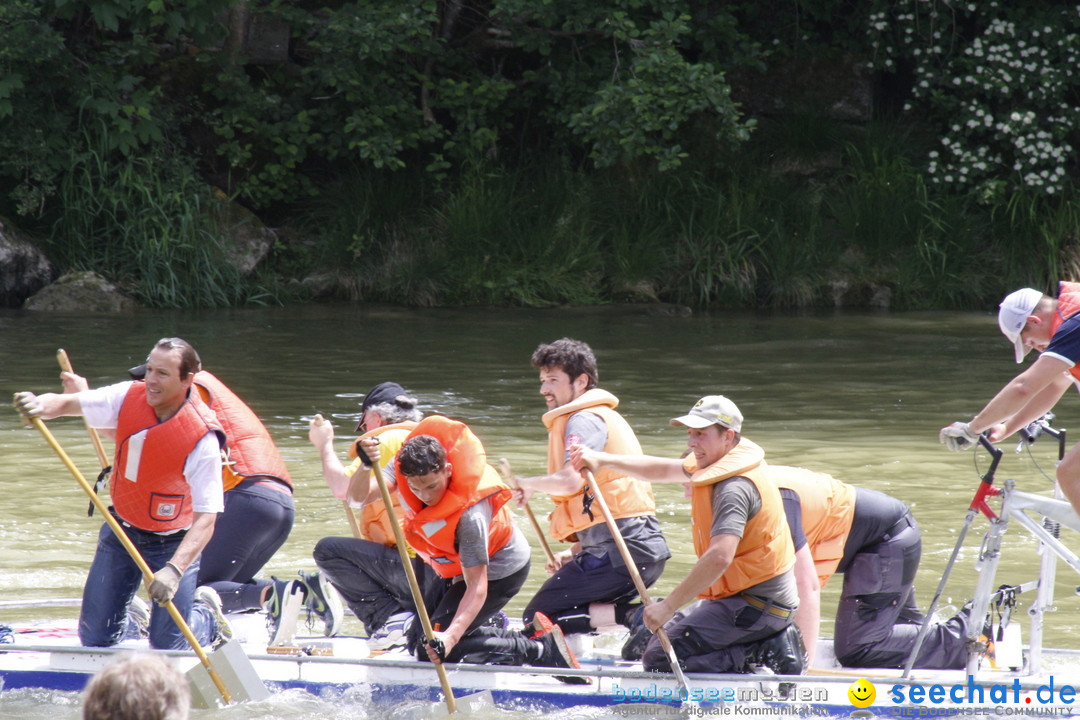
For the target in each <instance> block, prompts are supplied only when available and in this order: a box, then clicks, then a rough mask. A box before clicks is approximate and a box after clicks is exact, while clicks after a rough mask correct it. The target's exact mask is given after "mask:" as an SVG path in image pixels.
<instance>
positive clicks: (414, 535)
mask: <svg viewBox="0 0 1080 720" xmlns="http://www.w3.org/2000/svg"><path fill="white" fill-rule="evenodd" d="M420 435H430V436H431V437H433V438H435V439H436V440H438V441H439V444H441V445H442V446H443V449H444V450H446V460H447V462H449V463H450V464H451V466H452V470H451V476H450V483H449V485H447V488H446V493H445V494H444V495H443V497H442V499H441V500H439V502H437V503H436V504H435V505H431V506H428V505H424V503H422V502H421V501H420V498H418V497H416V495H415V494H414V493H413V492H412V490H411V489H410V488H409V483H408V482H406V480H405V476H404V475H402V474H401V470H400V468H399V466H398V463H397V462H396V461H395V463H394V467H395V471H396V474H397V485H398V492H399V493H400V494H401V499H402V500H403V501H404V505H405V522H404V523H403V525H404V528H403V529H404V531H405V537H406V539H407V540H408V541H409V545H411V546H412V547H413V548H414V549H415V550H416V552H417V553H419V555H420V556H421V557H422V558H424V560H425V561H426V562H427V563H428V565H430V566H431V567H432V569H434V570H435V572H436V573H438V574H439V576H440V577H443V578H453V577H457V576H458V575H461V574H462V572H463V570H462V567H461V556H460V555H459V554H458V549H457V527H458V522H459V521H460V520H461V515H462V513H464V512H465V511H466V510H468V509H469V508H471V507H472V506H473V505H476V504H477V503H480V502H483V501H485V500H487V501H489V502H490V503H491V506H492V517H491V528H490V531H489V533H488V556H489V557H490V556H491V555H494V554H495V553H496V552H498V551H499V550H501V549H502V548H503V547H504V546H505V545H506V544H507V543H508V542H510V538H511V536H512V535H513V532H514V524H513V521H512V520H511V518H510V510H509V508H507V507H506V503H507V502H509V500H510V498H511V497H512V493H511V492H510V488H508V487H507V486H506V485H505V484H503V482H502V480H501V479H500V478H499V474H498V473H497V472H495V468H493V467H491V466H490V465H488V464H487V453H485V452H484V446H483V445H482V444H481V443H480V439H479V438H478V437H476V435H474V434H473V432H472V430H470V429H469V427H468V426H467V425H465V424H464V423H461V422H458V421H456V420H451V419H449V418H446V417H443V416H441V415H431V416H429V417H426V418H424V419H423V420H421V421H420V422H419V423H418V424H417V426H416V428H415V429H413V431H412V432H411V433H409V439H412V438H414V437H417V436H420ZM406 442H408V440H406Z"/></svg>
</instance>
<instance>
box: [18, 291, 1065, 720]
mask: <svg viewBox="0 0 1080 720" xmlns="http://www.w3.org/2000/svg"><path fill="white" fill-rule="evenodd" d="M174 335H175V336H180V337H183V338H185V339H187V340H188V341H190V342H191V343H192V344H193V345H194V346H195V347H196V348H197V349H198V350H199V352H200V354H201V355H202V359H203V363H204V366H205V367H206V368H207V369H209V370H211V371H213V372H214V373H215V374H216V375H218V377H220V378H221V379H222V380H224V381H225V382H226V383H227V384H229V385H230V386H231V387H232V388H233V389H234V390H235V391H236V392H237V394H239V395H240V396H241V397H243V398H244V399H245V400H246V401H247V402H248V403H249V404H250V405H251V406H252V408H253V409H254V410H255V411H256V412H257V413H258V414H259V415H260V417H261V418H262V419H263V421H264V422H265V423H266V425H267V426H268V427H269V429H270V432H271V433H272V434H273V436H274V438H275V439H276V440H277V442H278V445H279V447H280V449H281V451H282V454H283V456H284V458H285V460H286V462H287V463H288V465H289V467H290V469H291V472H292V475H293V478H294V480H295V482H296V503H297V522H296V526H295V528H294V530H293V533H292V536H291V537H290V539H289V541H288V542H287V543H286V545H285V546H284V547H283V548H282V550H281V551H280V553H279V554H278V555H277V556H276V557H275V558H274V559H273V560H272V561H271V562H270V564H269V565H268V566H267V568H266V570H265V572H266V573H267V574H274V575H278V576H282V577H290V576H293V575H295V573H296V571H297V570H300V569H304V570H314V569H315V567H314V562H313V561H312V559H311V549H312V547H313V546H314V544H315V542H316V541H317V540H318V539H319V538H321V537H324V536H327V535H346V534H348V527H347V525H346V523H345V519H344V516H343V513H342V509H341V504H340V503H339V502H338V501H336V500H334V498H333V497H332V496H331V495H330V493H329V491H328V490H327V489H326V487H325V485H324V484H323V481H322V479H321V474H320V466H319V461H318V457H317V455H316V453H315V452H314V449H313V448H312V447H311V446H310V444H309V443H308V441H307V421H308V419H309V418H310V417H311V416H312V415H314V414H315V413H322V414H323V415H324V416H325V417H327V418H330V419H332V421H333V423H334V425H335V428H336V429H337V431H338V433H339V442H338V443H337V446H338V447H339V448H340V449H341V450H342V451H344V448H345V440H344V439H345V438H346V437H347V436H349V435H350V434H351V432H352V427H353V426H354V425H355V422H356V419H357V413H358V410H359V406H358V405H359V399H360V396H361V395H362V393H364V392H365V391H366V390H367V389H368V388H370V387H371V386H372V385H373V384H375V383H377V382H380V381H383V380H395V381H397V382H399V383H401V384H402V385H403V386H404V387H406V388H407V389H408V390H410V391H411V392H412V393H413V394H414V395H415V396H417V397H418V398H419V399H420V400H421V402H422V404H423V407H424V408H425V410H428V411H438V412H442V413H444V414H446V415H449V416H451V417H455V418H457V419H461V420H464V421H466V422H468V423H469V424H470V425H471V426H472V427H473V429H474V430H475V431H476V432H477V434H478V435H479V436H480V438H481V439H482V440H483V441H484V443H485V445H486V446H487V449H488V453H489V456H490V458H492V459H495V458H499V457H506V458H507V459H509V460H510V462H511V464H512V465H513V467H514V469H515V471H516V472H517V473H518V474H521V475H532V474H538V473H540V472H542V471H543V469H544V464H545V459H544V458H545V442H546V440H545V438H546V434H545V430H544V428H543V425H542V424H541V422H540V415H541V414H542V413H543V411H544V404H543V400H542V398H541V397H540V396H539V394H538V392H537V390H538V386H539V385H538V381H537V375H536V372H535V371H533V369H532V368H531V366H530V364H529V357H530V355H531V353H532V351H533V350H534V349H535V348H536V346H537V345H538V344H540V343H542V342H547V341H551V340H554V339H557V338H560V337H564V336H568V337H574V338H577V339H580V340H584V341H586V342H588V343H589V344H590V345H591V346H592V347H593V349H594V351H595V352H596V355H597V358H598V361H599V368H600V385H601V387H603V388H605V389H607V390H609V391H611V392H613V393H615V394H616V395H617V396H618V397H619V398H620V399H621V401H622V403H621V405H620V410H621V411H622V413H623V415H624V416H625V417H626V418H627V419H628V420H629V422H630V423H631V424H632V425H633V427H634V428H635V430H636V431H637V433H638V436H639V438H640V440H641V443H642V445H643V447H644V449H645V451H646V452H648V453H653V454H658V455H665V456H676V455H678V454H680V453H681V452H682V450H683V449H684V447H685V432H684V431H680V430H679V429H676V428H672V427H670V426H669V425H668V419H669V418H671V417H674V416H676V415H681V414H683V413H685V412H686V410H687V409H688V408H689V407H690V406H691V405H692V404H693V403H694V402H695V401H696V400H697V399H698V398H699V397H700V396H702V395H706V394H717V393H722V394H725V395H727V396H729V397H730V398H731V399H733V400H734V401H735V402H736V403H737V404H738V405H739V407H740V409H741V410H742V412H743V414H744V416H745V418H746V419H745V424H744V434H745V435H747V437H749V438H751V439H753V440H755V441H756V442H758V443H759V444H761V445H762V446H763V447H764V448H765V449H766V454H767V457H768V458H769V459H770V461H772V462H774V463H782V464H790V465H802V466H806V467H809V468H812V469H815V470H819V471H823V472H828V473H831V474H833V475H835V476H836V477H838V478H840V479H841V480H844V481H846V482H848V483H852V484H855V485H862V486H865V487H869V488H874V489H877V490H881V491H883V492H886V493H889V494H891V495H894V496H896V497H898V498H900V499H901V500H903V501H904V502H906V503H908V504H909V505H910V506H911V507H912V509H913V512H914V514H915V517H916V519H917V520H918V521H919V523H920V525H921V527H922V532H923V562H922V567H921V569H920V572H919V577H918V584H917V588H918V590H919V599H920V601H921V603H922V605H923V607H924V608H925V606H926V605H927V604H928V603H929V601H930V599H931V598H932V596H933V593H934V591H935V589H936V587H937V585H938V582H939V580H940V578H941V577H942V574H943V571H944V568H945V565H946V563H947V560H948V558H949V555H950V554H951V552H952V550H953V547H954V545H955V544H956V539H957V533H958V531H959V529H960V527H961V525H962V524H963V520H964V515H965V512H966V509H967V506H968V503H969V502H970V500H971V498H972V495H973V493H974V491H975V489H976V486H977V484H978V473H979V472H982V471H983V470H984V469H985V467H986V465H987V462H988V459H987V458H986V457H985V456H983V455H981V454H975V453H971V452H967V453H956V454H954V453H949V452H947V451H946V450H945V449H944V448H943V446H941V445H939V444H938V441H937V432H938V429H939V428H940V427H942V426H943V425H945V424H947V423H949V422H951V421H953V420H957V419H966V418H970V416H971V415H972V414H974V413H975V412H977V411H978V410H979V409H980V408H981V407H982V405H983V404H984V403H985V402H986V401H987V400H988V399H989V398H990V397H991V396H992V394H993V393H994V392H996V391H997V390H998V389H999V388H1000V386H1001V385H1003V384H1004V383H1005V382H1006V381H1007V380H1008V379H1009V378H1011V377H1012V376H1013V374H1015V373H1016V372H1017V369H1018V368H1017V366H1016V365H1015V364H1014V363H1013V362H1012V350H1011V348H1010V346H1009V345H1008V343H1007V341H1006V340H1005V339H1004V338H1003V337H1002V336H1001V334H1000V332H999V331H998V329H997V324H996V322H995V318H994V316H993V315H992V314H990V313H967V314H965V313H915V314H896V313H879V312H849V311H845V312H827V313H803V314H775V313H768V314H766V313H760V314H759V313H722V314H721V313H716V314H694V315H689V316H681V315H665V314H657V313H655V312H650V311H649V310H648V309H645V308H642V307H638V306H616V307H605V308H587V309H582V308H573V309H563V308H560V309H551V310H508V309H462V310H406V309H397V308H369V307H358V306H355V305H309V306H302V307H290V308H269V309H252V310H247V309H245V310H223V311H213V312H172V311H141V312H138V313H135V314H132V315H123V316H119V315H117V316H110V315H69V314H59V315H53V314H39V313H28V312H23V311H0V389H2V390H3V391H4V393H6V394H5V395H4V397H11V393H13V392H15V391H19V390H33V391H36V392H44V391H49V390H53V391H58V390H59V380H58V373H59V368H58V366H57V363H56V360H55V354H56V351H57V349H59V348H64V349H66V350H67V351H68V353H69V355H70V357H71V361H72V363H73V365H74V368H75V370H76V371H77V372H79V373H80V374H83V375H85V376H87V377H88V378H89V380H90V383H91V385H93V386H98V385H103V384H107V383H110V382H116V381H119V380H122V379H124V378H125V376H126V374H125V370H126V369H127V368H128V367H131V366H133V365H136V364H138V363H140V362H142V360H143V358H144V357H145V356H146V354H147V352H148V351H149V350H150V348H151V347H152V345H153V343H154V342H155V341H156V340H157V339H158V338H160V337H164V336H174ZM1058 410H1059V412H1058V419H1057V421H1056V423H1055V424H1056V425H1057V426H1058V427H1069V426H1070V421H1071V419H1075V418H1076V417H1077V411H1078V410H1080V403H1077V402H1076V401H1075V399H1074V398H1073V397H1067V398H1065V400H1063V402H1062V403H1061V404H1060V406H1059V408H1058ZM50 428H51V430H52V431H53V433H54V434H55V435H56V437H57V439H58V440H59V442H60V443H61V445H63V446H64V448H65V449H66V450H67V452H68V453H69V454H70V455H71V456H72V458H73V459H74V460H75V462H76V464H78V465H79V466H80V468H81V469H82V471H83V473H84V474H86V475H87V476H91V477H92V476H96V472H97V468H98V464H97V459H96V456H95V455H94V452H93V448H92V446H91V444H90V442H89V439H88V436H87V433H86V430H85V427H84V425H83V424H82V421H81V420H80V419H78V418H66V419H58V420H54V421H51V422H50ZM1003 447H1004V448H1005V449H1006V456H1005V459H1004V460H1003V462H1002V466H1001V469H1000V471H999V474H998V477H999V479H1003V478H1006V477H1012V478H1016V479H1017V483H1018V485H1019V486H1020V487H1021V488H1023V489H1026V490H1031V491H1035V492H1042V491H1046V492H1048V491H1049V489H1050V488H1051V486H1052V480H1051V479H1050V478H1052V475H1053V463H1054V460H1055V458H1056V447H1055V445H1054V443H1053V442H1052V441H1051V440H1042V441H1040V442H1039V443H1037V444H1036V445H1034V446H1033V448H1032V449H1031V451H1030V452H1029V451H1025V452H1023V453H1020V454H1017V453H1014V452H1013V450H1014V448H1015V443H1014V442H1012V441H1010V442H1007V443H1005V444H1004V445H1003ZM0 458H2V460H3V462H0V487H2V488H3V493H2V494H0V588H3V594H2V597H0V600H3V601H4V603H3V605H0V622H14V621H28V620H34V619H48V618H57V617H64V616H66V615H69V614H73V613H74V612H75V610H74V609H73V608H22V609H13V608H11V607H10V605H11V604H12V603H13V602H15V601H23V602H26V603H28V604H29V603H33V602H34V601H37V600H41V599H47V598H75V597H78V596H79V595H80V593H81V588H82V583H83V580H84V576H85V573H86V570H87V567H88V565H89V561H90V558H91V555H92V553H93V548H94V538H95V534H96V532H97V528H98V526H99V519H98V518H97V517H95V518H94V519H89V518H87V516H86V506H87V501H86V498H85V496H84V495H83V493H82V490H81V489H80V488H79V486H78V485H77V484H76V483H75V481H74V480H73V479H72V478H71V476H70V474H69V473H68V471H67V470H66V469H65V467H64V466H63V465H62V464H61V463H60V461H59V460H58V459H57V457H56V456H55V455H54V454H53V453H52V451H51V450H50V448H49V447H48V446H47V445H46V444H45V442H44V440H43V439H42V437H41V436H40V435H39V434H38V433H36V432H34V431H33V430H32V429H27V428H24V427H22V426H21V424H20V422H19V418H18V416H17V414H16V413H15V411H14V410H13V409H11V410H9V411H0ZM973 458H974V459H973ZM656 495H657V502H658V505H659V508H658V510H659V513H658V514H659V515H660V517H661V519H662V521H663V525H664V530H665V533H666V535H667V537H668V541H669V544H670V545H671V546H672V550H673V551H674V555H675V556H674V558H673V559H672V560H671V561H670V562H669V564H668V566H667V571H666V574H665V576H664V577H663V578H662V579H661V580H660V581H659V583H658V584H657V586H656V587H655V588H654V591H653V592H654V594H656V595H658V596H663V595H664V594H665V591H666V590H668V589H670V588H671V587H673V586H674V584H676V583H677V582H678V581H679V580H680V579H681V578H682V577H683V576H684V575H685V574H686V572H687V571H688V570H689V568H690V567H691V565H692V560H693V548H692V546H691V543H690V537H689V532H688V527H689V519H688V513H687V504H686V501H685V500H684V499H683V497H682V490H681V488H679V487H677V486H660V487H658V488H657V492H656ZM533 506H534V511H535V512H536V513H537V515H538V516H543V515H545V514H546V511H547V509H549V508H550V505H549V504H547V502H546V501H545V500H543V499H541V498H537V499H535V500H534V501H533ZM519 520H520V521H521V523H522V526H523V527H525V528H526V531H527V532H528V533H529V534H530V536H531V532H530V531H529V530H528V527H527V523H526V522H525V521H524V518H523V517H519ZM986 527H987V521H986V520H985V519H984V518H978V519H976V521H975V523H974V525H973V528H972V531H971V532H970V533H969V535H968V538H967V542H966V543H965V548H964V549H963V551H962V552H961V554H960V557H959V560H958V561H957V563H956V566H955V567H954V569H953V572H952V573H951V575H950V578H949V583H948V585H947V587H946V590H945V593H944V596H943V598H942V604H943V605H946V604H948V605H952V606H954V607H959V606H960V605H962V604H963V602H964V601H965V600H967V599H968V597H969V596H970V594H971V591H972V588H973V587H974V581H975V569H974V565H973V563H974V559H975V556H976V554H977V551H978V545H979V542H980V539H981V538H982V535H983V533H984V532H985V529H986ZM1022 533H1023V531H1022V530H1021V529H1020V528H1018V527H1017V528H1013V529H1011V530H1010V532H1009V534H1008V535H1007V536H1006V540H1005V557H1004V559H1003V561H1002V565H1001V568H1000V569H999V573H998V582H999V583H1006V582H1009V583H1014V582H1023V581H1025V580H1029V579H1032V577H1033V575H1032V573H1033V568H1034V567H1036V566H1037V556H1036V546H1035V543H1034V542H1033V541H1031V540H1030V539H1029V538H1027V537H1025V536H1024V535H1023V534H1022ZM1071 540H1072V539H1071V538H1067V539H1066V544H1070V545H1074V543H1071ZM533 544H534V554H535V556H536V557H539V556H540V549H539V545H538V544H537V543H536V542H535V539H534V541H533ZM1059 575H1060V576H1061V577H1060V580H1059V583H1058V593H1059V595H1060V596H1061V597H1060V598H1059V600H1058V603H1057V605H1058V608H1059V609H1058V611H1057V612H1056V613H1053V614H1051V615H1050V616H1049V617H1048V625H1049V628H1048V632H1047V645H1050V646H1058V647H1080V635H1078V634H1077V630H1078V629H1080V612H1078V602H1077V600H1076V598H1075V596H1074V595H1073V593H1072V592H1071V591H1072V588H1073V587H1075V585H1076V584H1077V583H1076V579H1075V578H1074V577H1069V575H1067V574H1066V573H1065V572H1064V571H1059ZM543 577H544V574H543V570H542V566H538V567H537V568H536V569H534V571H533V574H532V576H531V577H530V579H529V583H528V585H527V586H526V588H525V591H523V592H522V594H521V596H520V597H519V598H518V599H516V600H515V601H514V602H513V603H512V604H511V606H510V607H509V608H508V610H512V611H517V610H520V609H521V608H522V607H523V606H524V604H525V600H526V599H527V598H528V597H529V596H530V595H531V592H532V591H533V590H534V589H535V588H536V587H537V586H538V585H539V583H540V582H541V581H542V580H543ZM838 592H839V582H837V581H833V582H831V583H830V584H829V586H828V587H826V589H825V592H824V596H823V600H822V615H823V617H822V620H823V623H822V632H823V633H825V634H829V633H831V614H832V612H834V610H835V603H836V598H837V594H838ZM345 632H346V633H354V634H359V633H360V632H361V629H360V626H359V623H358V622H357V621H356V620H355V619H354V618H352V617H350V618H349V619H348V620H347V621H346V624H345ZM1024 632H1025V638H1026V633H1027V628H1026V625H1025V627H1024ZM582 713H583V714H582V715H581V717H588V716H589V714H588V712H586V711H584V710H583V711H582ZM314 714H320V715H322V716H324V717H327V718H336V717H350V718H357V717H364V716H365V714H366V711H365V710H364V709H363V708H360V707H353V708H348V707H346V708H342V707H340V706H332V705H329V704H327V703H325V702H322V701H319V700H315V699H313V698H310V697H301V696H297V697H284V698H276V699H275V700H274V701H272V702H271V703H270V705H269V706H266V705H262V706H261V707H259V708H227V709H225V710H219V711H199V712H197V713H195V714H194V717H196V718H206V719H207V720H209V718H211V717H212V718H213V720H224V719H226V718H241V717H244V718H246V717H267V718H282V719H284V718H291V717H309V716H312V715H314ZM0 716H3V717H5V718H9V717H10V718H19V719H20V720H44V719H45V718H49V719H50V720H75V718H78V717H79V707H78V699H77V697H76V696H74V695H65V694H63V693H61V694H47V695H45V696H39V695H35V694H31V693H24V692H21V691H20V692H8V693H3V694H0ZM371 716H372V717H374V716H375V714H372V715H371ZM493 717H494V716H493ZM562 717H566V713H563V714H561V715H560V718H562Z"/></svg>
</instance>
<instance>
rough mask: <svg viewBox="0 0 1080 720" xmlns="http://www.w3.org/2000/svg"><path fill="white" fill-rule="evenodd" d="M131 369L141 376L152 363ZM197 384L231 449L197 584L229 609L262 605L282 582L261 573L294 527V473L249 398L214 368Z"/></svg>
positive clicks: (197, 376) (196, 378)
mask: <svg viewBox="0 0 1080 720" xmlns="http://www.w3.org/2000/svg"><path fill="white" fill-rule="evenodd" d="M128 374H129V375H130V376H131V378H132V379H133V380H140V379H142V377H143V376H144V375H145V374H146V366H145V365H140V366H138V367H134V368H131V369H130V370H128ZM192 387H193V389H194V390H196V391H197V392H198V393H199V396H200V397H201V398H202V400H203V402H205V403H206V404H207V405H208V406H209V407H210V409H211V410H213V411H214V414H215V415H216V416H217V419H218V422H219V423H220V424H221V427H222V429H223V430H224V431H225V442H226V446H227V450H228V458H227V461H226V464H225V466H224V467H223V472H222V482H223V488H224V491H225V511H224V512H223V513H222V514H221V517H219V518H218V521H217V523H216V524H215V525H214V536H213V537H212V538H210V542H209V543H207V545H206V547H205V548H203V552H202V557H201V558H200V560H199V585H200V586H204V585H205V586H207V587H210V588H213V590H214V591H215V592H217V594H218V596H219V597H220V598H221V604H222V607H223V609H224V610H225V612H227V613H234V612H245V611H248V610H258V609H260V608H262V607H264V606H266V605H268V604H269V603H270V601H271V600H273V599H274V598H273V595H274V593H275V590H276V589H277V586H278V585H282V584H284V583H282V582H281V581H277V582H276V583H275V581H274V580H271V579H270V578H256V577H255V575H256V574H258V573H259V571H260V570H262V568H263V566H264V565H266V563H267V562H268V561H269V560H270V558H272V557H273V556H274V553H276V552H277V551H278V550H279V549H280V548H281V546H282V545H284V544H285V541H286V540H287V539H288V538H289V533H290V532H292V527H293V520H294V519H295V517H296V507H295V504H294V503H293V484H292V478H291V477H290V476H289V469H288V468H287V467H286V466H285V462H284V461H283V460H282V459H281V454H280V453H279V452H278V449H277V446H276V445H275V444H274V440H273V438H272V437H271V436H270V432H269V431H268V430H267V429H266V426H265V425H263V423H262V421H261V420H259V418H258V416H257V415H255V413H254V411H253V410H252V409H251V408H250V407H248V405H247V403H245V402H244V401H243V400H241V399H240V397H239V396H237V395H236V393H234V392H233V391H232V390H231V389H230V388H229V387H228V386H227V385H225V383H223V382H222V381H221V380H219V379H218V378H217V377H216V376H214V375H213V374H211V373H210V372H209V371H208V370H200V371H199V372H197V373H195V375H194V383H193V385H192ZM313 582H318V579H317V578H315V579H314V581H313ZM320 615H321V616H322V615H328V613H326V612H323V613H320ZM339 615H340V612H339ZM332 622H333V621H331V624H332ZM338 622H340V620H338ZM327 634H330V633H327Z"/></svg>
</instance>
